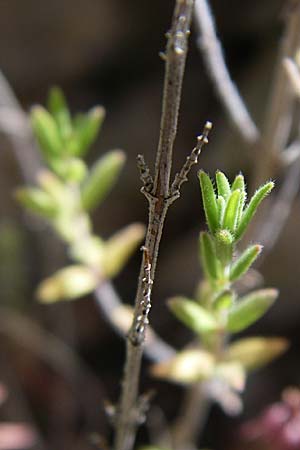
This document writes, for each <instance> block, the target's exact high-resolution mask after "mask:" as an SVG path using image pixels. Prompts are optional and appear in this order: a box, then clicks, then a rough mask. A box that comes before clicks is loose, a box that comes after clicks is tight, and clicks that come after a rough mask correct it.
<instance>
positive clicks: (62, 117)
mask: <svg viewBox="0 0 300 450" xmlns="http://www.w3.org/2000/svg"><path fill="white" fill-rule="evenodd" d="M48 108H49V111H50V113H51V114H52V116H53V117H54V119H55V121H56V123H57V126H58V129H59V131H60V134H61V136H62V139H63V140H66V139H67V138H69V137H70V136H71V134H72V120H71V115H70V112H69V108H68V105H67V102H66V99H65V96H64V94H63V91H62V90H61V89H60V88H59V87H56V86H55V87H53V88H52V89H51V90H50V92H49V98H48Z"/></svg>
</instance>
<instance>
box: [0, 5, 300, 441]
mask: <svg viewBox="0 0 300 450" xmlns="http://www.w3.org/2000/svg"><path fill="white" fill-rule="evenodd" d="M211 4H212V8H213V11H214V14H215V18H216V23H217V26H218V31H219V37H220V38H221V40H222V43H223V46H224V49H225V54H226V61H227V63H228V66H229V68H230V71H231V74H232V77H233V79H234V80H235V81H236V83H237V84H238V86H239V88H240V91H241V92H242V94H243V96H244V98H245V100H246V102H247V105H248V107H249V110H250V111H251V114H252V116H253V117H254V119H255V121H256V123H257V125H258V126H259V127H260V126H261V125H262V123H263V120H264V113H265V107H266V104H267V100H268V93H269V91H270V86H271V81H272V78H273V73H274V67H275V64H276V58H277V53H278V47H279V43H280V38H281V36H282V33H283V24H284V17H285V14H286V8H287V2H284V1H280V0H272V1H271V0H253V1H252V2H240V1H238V0H227V1H226V2H220V1H217V0H214V1H212V2H211ZM173 6H174V1H173V0H165V1H163V2H162V1H160V0H152V1H151V2H150V1H147V0H72V1H71V0H52V1H51V2H46V1H37V0H27V1H26V2H25V1H19V0H1V2H0V69H1V71H2V72H3V74H4V75H5V77H6V78H7V80H8V82H9V83H10V86H11V88H12V89H13V91H14V92H15V95H16V96H17V98H18V100H19V102H20V104H21V105H22V107H23V108H24V110H26V111H29V109H30V107H31V106H32V105H33V104H36V103H45V100H46V96H47V92H48V89H49V87H51V86H52V85H59V86H60V87H62V89H63V90H64V92H65V94H66V96H67V99H68V101H69V105H70V108H71V110H72V111H73V112H77V111H81V110H82V111H85V110H87V109H88V108H90V107H92V106H94V105H96V104H101V105H103V106H104V107H105V108H106V111H107V116H106V120H105V123H104V126H103V129H102V132H101V135H100V138H99V139H98V141H97V143H96V145H94V147H93V150H92V151H91V153H90V154H89V161H90V162H91V163H92V162H93V161H95V160H96V159H97V158H98V157H99V155H101V154H102V153H104V152H105V151H107V150H109V149H114V148H121V149H124V150H125V152H126V155H127V163H126V166H125V170H124V171H123V173H122V176H121V178H120V180H119V182H118V184H117V186H116V187H115V189H114V190H113V192H112V193H111V194H110V196H109V198H108V199H107V200H106V201H105V203H104V204H103V205H101V208H99V210H97V211H96V213H95V214H94V225H95V231H96V232H99V233H101V235H103V236H104V237H108V236H110V235H111V234H112V233H113V232H114V231H116V230H118V229H119V228H121V227H122V226H125V225H126V224H128V223H130V222H133V221H141V222H144V223H145V222H146V220H147V204H146V201H145V199H144V197H143V196H142V195H141V194H140V192H139V189H140V181H139V176H138V172H137V169H136V161H135V157H136V155H137V154H138V153H143V154H144V155H145V157H146V160H147V161H148V162H149V164H150V165H152V164H153V162H154V156H155V151H156V146H157V141H158V132H159V120H160V107H161V93H162V83H163V75H164V65H163V62H162V60H161V59H160V58H159V56H158V54H159V52H160V51H162V50H163V49H164V46H165V37H164V34H165V32H166V31H167V29H168V26H169V25H170V21H171V14H172V9H173ZM196 39H197V32H196V30H195V27H194V28H193V30H192V34H191V38H190V53H189V56H188V60H187V69H186V76H185V81H184V89H183V99H182V106H181V112H180V122H179V130H178V138H177V140H176V150H175V162H174V170H176V169H178V168H179V167H180V166H181V164H182V163H183V161H184V159H185V157H186V155H187V154H188V153H189V152H190V151H191V149H192V148H193V145H194V143H195V137H196V135H197V134H199V133H200V132H201V130H202V126H203V123H204V122H205V120H211V121H212V122H213V123H214V129H213V132H212V133H211V139H210V144H209V146H207V147H206V148H205V151H204V152H203V154H202V155H201V158H200V166H201V167H203V168H204V169H205V170H208V171H209V172H210V173H211V174H213V173H214V172H215V170H216V169H221V170H223V171H224V172H225V173H226V174H228V176H229V177H230V178H232V177H233V176H234V175H235V174H236V172H238V171H240V170H241V171H242V172H243V173H244V174H245V175H246V176H248V180H249V185H250V186H251V177H252V176H253V167H254V165H255V167H257V165H256V164H257V157H258V156H260V157H261V158H263V153H261V154H259V153H258V152H257V149H255V148H254V147H253V145H249V144H247V143H245V142H244V140H243V139H242V138H241V136H240V135H239V133H238V132H237V131H236V130H235V128H234V127H233V126H232V124H231V122H230V121H229V120H228V117H227V115H226V113H225V111H224V109H223V108H222V105H221V103H220V101H219V99H218V97H217V95H216V94H215V90H214V88H213V86H212V83H211V81H210V79H209V76H208V74H207V71H206V69H205V66H204V63H203V59H202V57H201V54H200V53H199V50H198V49H197V46H196ZM0 148H1V151H0V162H1V166H0V176H1V191H0V196H1V201H0V287H1V288H0V305H1V306H0V335H1V339H0V382H1V383H3V384H4V385H5V386H6V389H7V390H8V392H9V396H8V399H7V400H6V402H5V403H4V404H3V405H2V406H1V409H0V418H1V419H2V420H3V421H16V422H26V423H28V424H30V425H31V426H32V427H33V428H34V429H35V432H36V433H38V435H39V436H38V441H37V442H36V443H35V445H34V446H32V448H36V449H54V448H55V449H56V450H63V449H71V448H72V449H73V450H75V449H82V450H83V449H90V448H95V447H96V448H97V447H99V446H100V448H103V445H104V444H103V441H102V437H101V436H106V437H109V435H110V432H111V431H110V430H111V428H110V425H109V423H108V421H107V419H106V417H105V414H104V407H103V405H104V402H106V401H111V402H115V401H116V400H117V397H118V393H119V382H120V375H121V371H122V364H123V360H124V342H123V341H122V339H120V338H119V337H118V336H117V335H116V334H115V333H114V331H113V330H112V329H111V328H110V326H109V325H108V324H107V322H106V321H105V320H104V318H103V317H102V316H101V314H100V313H99V311H98V309H97V308H96V306H95V303H94V300H93V298H92V297H90V298H83V299H81V300H78V301H76V302H71V303H59V304H57V305H52V306H43V305H39V304H38V303H37V302H36V300H35V298H34V289H35V287H36V285H37V283H38V282H39V281H40V280H41V279H43V278H45V277H46V276H49V274H51V273H53V272H54V271H55V270H57V269H58V268H60V267H63V266H64V265H65V263H66V254H65V248H64V246H63V245H62V244H61V242H59V241H58V240H57V238H56V237H55V236H54V235H53V234H52V233H51V231H50V230H49V229H48V228H47V227H46V226H44V225H43V224H39V225H38V226H37V225H36V224H34V223H32V221H31V219H30V217H29V216H28V215H25V214H24V213H23V211H22V210H21V208H20V207H19V206H18V205H17V204H16V202H15V201H14V198H13V191H14V189H15V188H16V187H17V186H19V185H21V184H23V182H24V180H23V174H22V170H20V166H19V164H18V161H17V160H16V158H15V153H14V151H13V140H12V139H11V138H10V136H8V135H7V134H5V133H1V131H0ZM24 151H26V148H24ZM30 154H31V156H30V158H31V159H30V162H29V165H31V167H34V160H32V152H31V153H30ZM33 155H34V153H33ZM281 178H282V177H279V179H278V183H277V187H276V190H277V192H278V191H279V190H280V186H281ZM299 205H300V204H299V199H298V198H296V201H294V202H293V205H292V210H291V214H290V216H289V219H288V221H287V223H286V224H285V227H284V228H283V231H282V233H281V235H280V237H279V239H278V240H277V241H276V243H275V244H274V245H273V246H272V249H271V250H270V251H268V252H267V254H266V256H265V258H264V259H263V261H262V263H261V267H260V270H261V273H262V274H263V276H264V279H265V284H266V286H275V287H277V288H279V289H280V292H281V294H280V298H279V301H278V302H277V303H276V305H275V306H274V307H273V308H272V311H270V312H269V313H268V314H267V315H266V316H265V317H264V318H263V319H262V320H261V321H259V323H258V324H257V325H255V326H253V327H252V328H251V330H250V331H249V333H252V334H253V335H255V334H256V333H257V334H261V335H265V336H269V335H278V336H285V337H287V338H288V339H290V340H291V348H290V350H289V352H288V353H287V354H286V355H285V356H284V357H282V358H281V359H280V360H278V361H276V362H274V363H273V364H272V365H271V366H269V367H268V368H266V369H263V370H261V371H260V372H258V373H255V374H253V376H251V377H250V379H249V382H248V388H247V390H246V393H245V396H244V399H245V413H244V414H243V415H242V416H241V417H238V418H228V417H226V416H225V415H224V414H223V412H222V411H221V410H220V409H219V408H218V407H217V406H216V407H213V409H212V413H211V415H210V418H209V420H208V426H207V428H206V432H205V435H204V436H203V439H202V442H201V444H202V446H207V447H209V448H214V449H221V448H222V449H225V448H226V449H227V448H228V449H232V448H245V447H244V446H243V445H244V444H241V446H240V447H239V444H238V443H237V440H236V439H235V437H234V436H235V433H236V430H237V427H238V426H239V424H240V423H242V422H243V421H245V420H246V419H248V418H250V417H254V416H255V415H256V414H257V413H258V412H259V411H260V410H261V409H262V408H263V407H264V406H266V405H268V404H269V403H270V402H273V401H276V400H277V399H278V398H279V396H280V392H281V390H282V389H283V388H284V387H286V386H288V385H291V384H292V385H298V384H299V381H300V380H299V377H300V374H299V345H300V331H299V330H300V327H299V323H300V301H299V300H300V299H299V290H300V277H299V274H300V272H299V252H300V240H299V223H300V222H299V214H300V211H299ZM203 219H204V218H203V213H202V207H201V201H200V190H199V186H198V181H197V177H196V170H194V171H193V172H192V173H191V175H190V180H189V183H187V184H186V185H184V187H183V190H182V197H181V198H180V199H179V200H178V201H177V202H176V203H175V204H174V205H173V206H172V208H171V209H170V211H169V214H168V218H167V222H166V226H165V231H164V236H163V240H162V245H161V253H160V258H159V263H158V273H157V278H156V286H155V289H154V292H153V295H154V297H153V309H152V312H151V321H152V325H153V327H154V328H155V330H156V331H157V332H158V333H159V334H160V335H161V336H162V337H163V338H164V339H166V340H167V341H168V342H169V343H171V344H172V345H174V346H177V347H178V348H180V347H181V346H183V345H184V344H185V343H186V342H187V341H188V339H189V334H188V332H187V331H185V330H184V329H183V328H182V326H181V325H180V324H179V323H178V322H176V321H175V319H173V317H172V316H171V315H170V314H169V312H168V310H167V308H166V307H165V300H166V298H167V297H169V296H171V295H174V294H185V295H187V296H191V295H192V294H193V292H194V290H195V287H196V285H197V283H198V281H199V279H200V277H201V269H200V267H199V264H198V258H197V238H198V233H199V230H200V229H203V227H204V226H205V225H204V220H203ZM252 238H253V237H252ZM139 262H140V254H138V252H137V254H136V255H135V257H134V258H132V259H131V261H130V263H129V264H128V265H127V267H126V268H125V270H123V272H122V273H121V274H120V275H119V276H118V277H117V279H116V280H115V286H116V288H117V290H118V292H119V293H120V295H121V296H122V298H123V300H124V301H125V302H126V303H131V302H132V301H133V299H134V295H135V289H136V279H137V274H138V269H139ZM68 358H69V359H68ZM148 367H149V363H148V362H147V361H145V364H144V367H143V376H142V388H141V389H142V391H145V390H147V389H149V388H150V387H154V389H155V390H156V395H155V397H154V400H153V403H154V404H157V405H159V406H160V407H161V408H162V409H163V411H164V414H165V415H166V417H167V418H168V419H169V420H171V419H172V418H173V417H174V416H175V415H176V411H177V407H178V402H179V400H180V398H181V396H182V392H183V391H182V389H181V388H179V387H176V386H172V385H169V384H168V383H164V382H158V381H155V380H153V379H151V377H150V376H149V372H148V370H147V369H148ZM23 431H24V430H23ZM95 433H96V434H99V436H98V435H97V436H96V435H95ZM149 433H150V434H151V430H150V431H149V430H147V429H146V428H145V427H143V429H142V430H141V432H140V433H139V441H141V442H143V441H144V440H145V439H147V435H148V434H149ZM3 448H5V447H3ZM21 448H22V447H21Z"/></svg>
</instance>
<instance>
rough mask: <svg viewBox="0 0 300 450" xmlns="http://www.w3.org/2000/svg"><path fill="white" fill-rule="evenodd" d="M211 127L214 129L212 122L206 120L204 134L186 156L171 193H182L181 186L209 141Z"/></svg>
mask: <svg viewBox="0 0 300 450" xmlns="http://www.w3.org/2000/svg"><path fill="white" fill-rule="evenodd" d="M211 129H212V123H211V122H206V124H205V125H204V129H203V132H202V134H200V136H198V137H197V145H196V147H194V148H193V150H192V152H191V154H190V155H189V156H188V157H187V158H186V161H185V163H184V165H183V166H182V169H181V170H180V172H178V173H177V174H176V175H175V179H174V181H173V183H172V186H171V193H172V194H173V195H176V194H178V195H180V188H181V186H182V185H183V183H185V182H186V181H188V178H187V177H188V174H189V173H190V171H191V168H192V166H193V165H194V164H197V163H198V158H199V156H200V153H201V150H202V147H203V146H204V145H205V144H207V143H208V134H209V132H210V130H211Z"/></svg>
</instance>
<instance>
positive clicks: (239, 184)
mask: <svg viewBox="0 0 300 450" xmlns="http://www.w3.org/2000/svg"><path fill="white" fill-rule="evenodd" d="M231 189H232V191H235V190H236V189H239V190H240V191H241V197H240V203H239V210H238V220H237V225H239V223H240V220H241V217H242V213H243V209H244V206H245V202H246V199H247V192H246V186H245V180H244V176H243V175H242V174H239V175H237V176H236V177H235V179H234V182H233V183H232V186H231Z"/></svg>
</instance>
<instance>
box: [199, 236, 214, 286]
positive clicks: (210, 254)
mask: <svg viewBox="0 0 300 450" xmlns="http://www.w3.org/2000/svg"><path fill="white" fill-rule="evenodd" d="M199 242H200V256H201V261H202V265H203V269H204V272H205V274H206V276H207V277H208V278H211V279H213V280H216V279H217V278H218V260H217V255H216V249H215V244H214V242H213V240H212V238H211V237H210V235H209V234H208V233H207V232H205V231H204V232H202V233H200V240H199Z"/></svg>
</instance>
